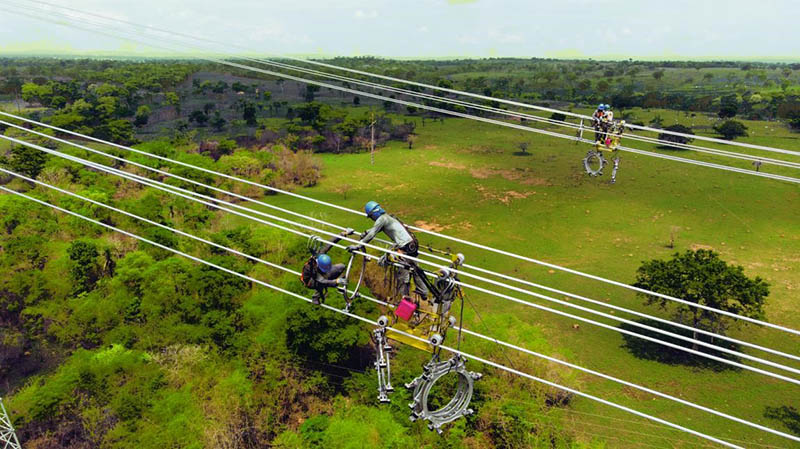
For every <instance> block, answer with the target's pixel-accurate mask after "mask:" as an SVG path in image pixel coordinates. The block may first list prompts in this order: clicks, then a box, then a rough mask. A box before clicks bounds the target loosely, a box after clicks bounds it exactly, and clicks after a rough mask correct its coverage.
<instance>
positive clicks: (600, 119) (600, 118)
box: [592, 103, 608, 143]
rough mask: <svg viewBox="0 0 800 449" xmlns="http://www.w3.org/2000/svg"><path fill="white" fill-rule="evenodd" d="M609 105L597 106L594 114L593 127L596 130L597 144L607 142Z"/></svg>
mask: <svg viewBox="0 0 800 449" xmlns="http://www.w3.org/2000/svg"><path fill="white" fill-rule="evenodd" d="M607 108H608V105H607V104H604V103H600V104H599V105H597V109H595V111H594V114H592V127H593V128H594V140H595V141H597V142H600V143H602V142H604V141H605V140H606V132H605V119H606V109H607Z"/></svg>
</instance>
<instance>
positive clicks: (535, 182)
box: [520, 178, 551, 186]
mask: <svg viewBox="0 0 800 449" xmlns="http://www.w3.org/2000/svg"><path fill="white" fill-rule="evenodd" d="M520 184H522V185H524V186H549V185H551V184H550V182H549V181H547V180H546V179H544V178H525V179H523V180H522V181H520Z"/></svg>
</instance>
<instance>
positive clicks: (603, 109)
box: [597, 103, 606, 111]
mask: <svg viewBox="0 0 800 449" xmlns="http://www.w3.org/2000/svg"><path fill="white" fill-rule="evenodd" d="M597 109H598V110H600V111H605V110H606V105H604V104H603V103H600V104H599V105H598V106H597Z"/></svg>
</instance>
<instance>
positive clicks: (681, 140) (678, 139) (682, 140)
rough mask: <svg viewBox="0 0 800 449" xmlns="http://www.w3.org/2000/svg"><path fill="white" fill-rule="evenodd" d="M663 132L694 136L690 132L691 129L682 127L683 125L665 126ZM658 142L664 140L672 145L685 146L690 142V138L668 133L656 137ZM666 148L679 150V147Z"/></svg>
mask: <svg viewBox="0 0 800 449" xmlns="http://www.w3.org/2000/svg"><path fill="white" fill-rule="evenodd" d="M664 130H665V131H672V132H676V133H681V134H694V132H693V131H692V128H689V127H688V126H684V125H681V124H675V125H670V126H667V127H666V128H664ZM658 140H664V141H667V142H672V143H677V144H687V143H690V142H691V141H692V138H691V137H683V136H676V135H674V134H668V133H660V134H659V135H658ZM666 147H668V148H674V149H680V148H681V147H677V146H670V145H666Z"/></svg>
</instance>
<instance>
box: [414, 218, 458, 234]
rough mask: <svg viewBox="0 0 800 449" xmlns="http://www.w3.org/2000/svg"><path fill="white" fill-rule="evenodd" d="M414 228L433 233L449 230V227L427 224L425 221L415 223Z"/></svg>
mask: <svg viewBox="0 0 800 449" xmlns="http://www.w3.org/2000/svg"><path fill="white" fill-rule="evenodd" d="M414 226H416V227H418V228H422V229H424V230H426V231H433V232H442V231H444V230H445V229H447V228H449V226H442V225H439V224H436V223H428V222H427V221H422V220H417V221H415V222H414Z"/></svg>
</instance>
